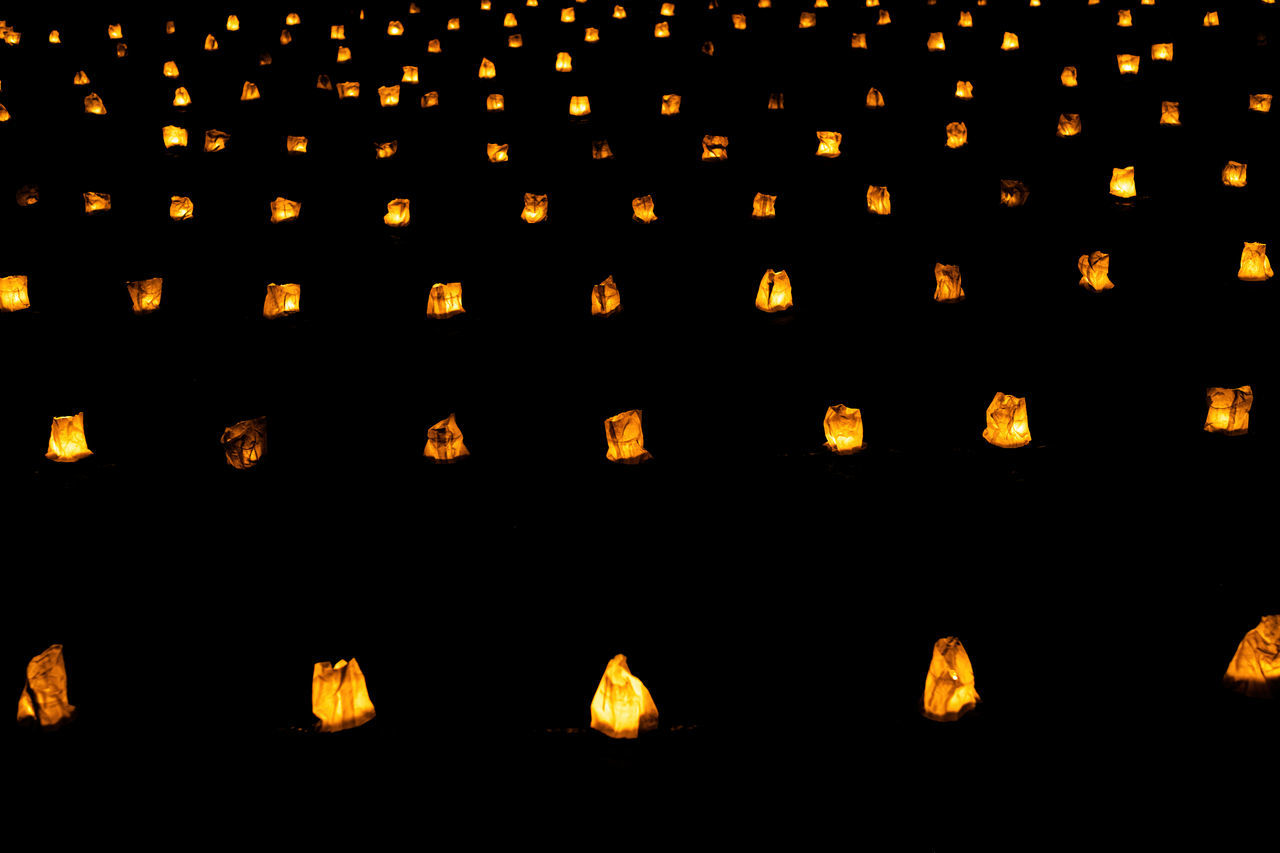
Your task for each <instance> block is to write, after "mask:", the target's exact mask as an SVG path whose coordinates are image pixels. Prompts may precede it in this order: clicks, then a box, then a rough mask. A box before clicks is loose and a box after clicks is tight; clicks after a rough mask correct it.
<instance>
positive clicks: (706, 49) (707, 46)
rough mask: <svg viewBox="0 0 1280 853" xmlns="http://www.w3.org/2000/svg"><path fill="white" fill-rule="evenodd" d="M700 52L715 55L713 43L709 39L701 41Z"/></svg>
mask: <svg viewBox="0 0 1280 853" xmlns="http://www.w3.org/2000/svg"><path fill="white" fill-rule="evenodd" d="M702 52H703V53H705V54H706V55H707V56H715V55H716V46H715V43H714V42H711V41H704V42H703V43H702Z"/></svg>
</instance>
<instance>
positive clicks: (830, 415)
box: [822, 403, 864, 456]
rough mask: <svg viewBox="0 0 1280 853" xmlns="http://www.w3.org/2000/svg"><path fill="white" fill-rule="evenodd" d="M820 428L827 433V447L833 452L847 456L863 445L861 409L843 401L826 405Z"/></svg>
mask: <svg viewBox="0 0 1280 853" xmlns="http://www.w3.org/2000/svg"><path fill="white" fill-rule="evenodd" d="M822 429H823V431H824V432H825V433H826V434H827V445H826V446H827V449H828V450H830V451H832V452H833V453H836V454H839V455H841V456H847V455H849V454H851V453H857V452H858V451H859V450H862V448H863V447H864V445H863V443H862V410H861V409H851V408H849V407H848V406H846V405H844V404H843V403H838V404H836V405H834V406H829V407H827V415H826V417H824V418H823V419H822Z"/></svg>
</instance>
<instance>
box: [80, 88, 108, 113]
mask: <svg viewBox="0 0 1280 853" xmlns="http://www.w3.org/2000/svg"><path fill="white" fill-rule="evenodd" d="M84 111H85V112H86V113H90V114H92V115H95V116H104V115H106V114H107V108H106V106H105V105H104V104H103V103H102V98H100V97H98V96H97V94H95V93H93V92H90V93H89V94H87V95H85V96H84Z"/></svg>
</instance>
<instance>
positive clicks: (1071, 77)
mask: <svg viewBox="0 0 1280 853" xmlns="http://www.w3.org/2000/svg"><path fill="white" fill-rule="evenodd" d="M1059 79H1060V80H1061V81H1062V85H1063V86H1066V87H1067V88H1068V89H1074V88H1075V87H1076V85H1077V81H1076V67H1075V66H1074V65H1068V66H1066V67H1064V68H1063V69H1062V75H1061V76H1060V77H1059Z"/></svg>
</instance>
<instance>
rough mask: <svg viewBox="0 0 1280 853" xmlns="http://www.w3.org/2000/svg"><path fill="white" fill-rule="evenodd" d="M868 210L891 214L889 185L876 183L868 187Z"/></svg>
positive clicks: (886, 214) (884, 214)
mask: <svg viewBox="0 0 1280 853" xmlns="http://www.w3.org/2000/svg"><path fill="white" fill-rule="evenodd" d="M867 210H868V211H870V212H871V213H875V214H879V215H880V216H888V215H889V210H890V204H889V188H888V187H877V186H875V185H874V184H872V185H871V186H869V187H867Z"/></svg>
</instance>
